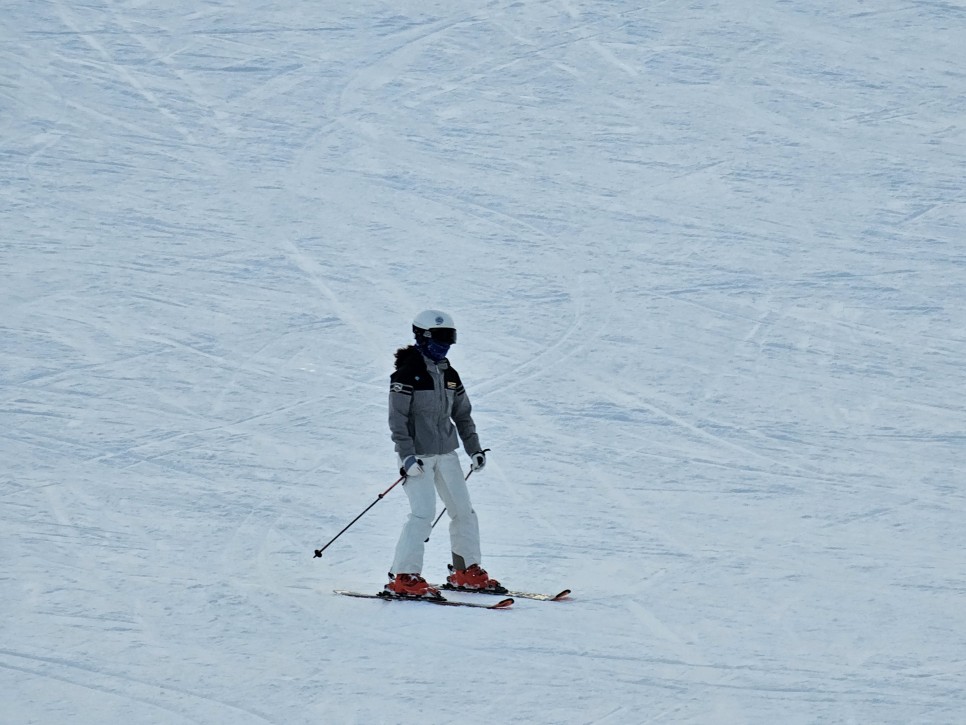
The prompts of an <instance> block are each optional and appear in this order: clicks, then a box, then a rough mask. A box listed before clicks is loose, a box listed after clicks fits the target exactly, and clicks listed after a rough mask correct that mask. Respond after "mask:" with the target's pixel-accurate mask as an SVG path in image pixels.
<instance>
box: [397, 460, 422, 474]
mask: <svg viewBox="0 0 966 725" xmlns="http://www.w3.org/2000/svg"><path fill="white" fill-rule="evenodd" d="M422 472H423V462H422V460H421V459H419V458H416V456H406V460H404V461H403V464H402V468H400V469H399V475H400V476H406V477H409V476H418V475H419V474H420V473H422Z"/></svg>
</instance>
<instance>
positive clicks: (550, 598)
mask: <svg viewBox="0 0 966 725" xmlns="http://www.w3.org/2000/svg"><path fill="white" fill-rule="evenodd" d="M430 586H432V587H436V588H437V589H445V590H446V591H448V592H463V593H465V594H499V595H501V596H504V597H513V598H516V599H536V600H538V601H541V602H559V601H560V600H561V599H566V598H567V597H569V596H570V590H569V589H564V590H562V591H559V592H557V593H556V594H540V593H538V592H515V591H513V590H510V589H503V588H502V587H501V588H500V589H497V590H495V591H486V590H480V589H462V588H460V587H454V586H453V585H452V584H448V583H447V584H430Z"/></svg>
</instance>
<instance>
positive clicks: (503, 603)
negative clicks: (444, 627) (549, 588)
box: [332, 589, 513, 609]
mask: <svg viewBox="0 0 966 725" xmlns="http://www.w3.org/2000/svg"><path fill="white" fill-rule="evenodd" d="M332 591H334V592H335V593H336V594H341V595H342V596H344V597H359V598H361V599H382V600H383V601H384V602H425V603H427V604H438V605H440V606H443V607H475V608H476V609H507V608H508V607H510V606H511V605H512V604H513V599H512V598H511V597H506V598H504V599H501V600H500V601H498V602H496V603H495V604H480V603H478V602H460V601H455V600H452V599H444V598H442V597H440V598H439V599H435V598H428V597H397V596H394V595H392V594H389V593H388V592H379V593H378V594H365V593H363V592H353V591H349V590H348V589H333V590H332Z"/></svg>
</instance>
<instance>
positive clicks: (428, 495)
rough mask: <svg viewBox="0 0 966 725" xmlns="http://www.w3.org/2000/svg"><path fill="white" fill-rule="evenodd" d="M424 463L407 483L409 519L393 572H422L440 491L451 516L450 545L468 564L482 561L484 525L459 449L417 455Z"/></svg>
mask: <svg viewBox="0 0 966 725" xmlns="http://www.w3.org/2000/svg"><path fill="white" fill-rule="evenodd" d="M417 457H418V458H420V459H421V460H422V462H423V472H422V474H420V475H419V476H410V477H409V478H407V479H406V481H405V483H403V490H404V491H405V492H406V495H407V496H408V497H409V508H410V514H409V518H408V519H406V523H405V525H404V526H403V530H402V534H400V536H399V543H398V544H396V558H395V559H394V560H393V562H392V573H393V574H421V573H422V571H423V552H424V550H425V548H426V539H428V538H429V532H430V531H431V530H432V527H433V521H434V520H435V519H436V493H437V492H438V493H439V498H440V499H441V500H442V502H443V505H444V506H445V507H446V513H447V514H448V515H449V518H450V521H449V538H450V548H451V549H452V551H453V554H454V555H455V556H459V557H462V558H463V560H464V561H465V562H466V566H472V565H473V564H479V563H480V526H479V521H478V520H477V518H476V511H474V510H473V505H472V503H471V502H470V492H469V489H468V488H467V486H466V480H465V479H464V478H463V468H462V467H461V466H460V459H459V456H458V455H457V454H456V451H452V452H451V453H444V454H443V455H440V456H417Z"/></svg>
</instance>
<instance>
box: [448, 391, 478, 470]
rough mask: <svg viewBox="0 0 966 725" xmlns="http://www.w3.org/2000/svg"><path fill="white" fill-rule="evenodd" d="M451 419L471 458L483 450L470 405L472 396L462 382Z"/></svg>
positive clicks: (454, 399) (457, 392) (454, 401)
mask: <svg viewBox="0 0 966 725" xmlns="http://www.w3.org/2000/svg"><path fill="white" fill-rule="evenodd" d="M451 417H452V418H453V422H454V423H455V424H456V431H457V432H458V433H459V435H460V440H462V441H463V450H465V451H466V453H467V454H468V455H471V456H472V455H473V454H474V453H476V452H477V451H481V450H483V447H482V446H481V445H480V437H479V436H478V435H477V434H476V423H474V422H473V406H472V405H471V404H470V396H469V395H467V393H466V390H464V389H463V383H462V382H460V383H459V384H458V385H457V387H456V395H455V396H454V397H453V413H452V416H451Z"/></svg>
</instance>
